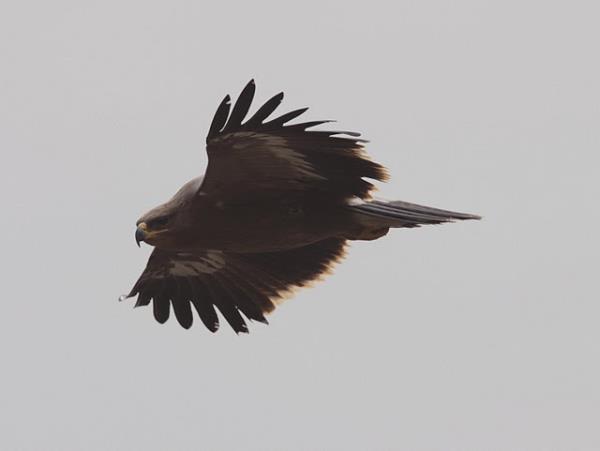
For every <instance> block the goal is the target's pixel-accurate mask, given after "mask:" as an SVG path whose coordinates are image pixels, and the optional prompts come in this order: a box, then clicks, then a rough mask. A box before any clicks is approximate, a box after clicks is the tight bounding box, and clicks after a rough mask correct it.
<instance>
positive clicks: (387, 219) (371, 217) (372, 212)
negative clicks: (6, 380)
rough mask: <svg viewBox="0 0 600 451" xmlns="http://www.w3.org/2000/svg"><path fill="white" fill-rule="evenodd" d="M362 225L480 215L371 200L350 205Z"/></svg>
mask: <svg viewBox="0 0 600 451" xmlns="http://www.w3.org/2000/svg"><path fill="white" fill-rule="evenodd" d="M350 208H351V209H352V211H353V212H355V213H357V214H358V215H357V218H358V219H359V221H360V222H361V223H362V224H364V225H370V226H375V227H376V226H380V227H393V228H396V227H419V226H420V225H423V224H442V223H444V222H454V221H463V220H465V219H481V217H480V216H477V215H472V214H468V213H458V212H455V211H448V210H440V209H439V208H432V207H425V206H423V205H417V204H411V203H408V202H402V201H400V200H396V201H383V200H372V201H367V202H364V203H361V204H358V205H353V206H351V207H350Z"/></svg>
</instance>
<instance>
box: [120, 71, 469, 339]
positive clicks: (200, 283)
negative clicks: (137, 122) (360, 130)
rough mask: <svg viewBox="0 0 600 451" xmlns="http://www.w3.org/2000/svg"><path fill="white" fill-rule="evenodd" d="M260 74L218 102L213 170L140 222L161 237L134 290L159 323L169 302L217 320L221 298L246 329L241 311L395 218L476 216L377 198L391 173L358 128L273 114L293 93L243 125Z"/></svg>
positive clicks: (142, 232)
mask: <svg viewBox="0 0 600 451" xmlns="http://www.w3.org/2000/svg"><path fill="white" fill-rule="evenodd" d="M254 89H255V87H254V82H253V81H251V82H250V83H249V84H248V85H247V86H246V88H244V90H243V91H242V93H241V94H240V97H239V98H238V100H237V102H236V104H235V105H234V107H233V110H232V112H231V114H229V96H227V97H226V98H225V99H224V101H223V102H222V103H221V105H220V106H219V109H218V110H217V113H216V114H215V118H214V119H213V123H212V125H211V128H210V131H209V134H208V137H207V151H208V155H209V164H208V168H207V172H206V174H205V176H204V178H202V177H199V178H196V179H194V180H191V181H190V182H188V183H186V184H185V185H184V186H183V187H182V188H181V189H180V190H179V192H177V193H176V194H175V196H173V198H172V199H171V200H169V201H168V202H166V203H165V204H162V205H160V206H158V207H156V208H154V209H153V210H151V211H149V212H148V213H146V214H145V215H144V216H142V218H140V220H139V221H138V222H137V226H138V229H137V231H136V240H138V242H139V241H146V242H148V243H149V244H151V245H154V246H155V250H154V251H153V253H152V255H151V257H150V260H149V261H148V265H147V267H146V270H145V271H144V273H143V274H142V275H141V277H140V279H139V280H138V281H137V283H136V284H135V286H134V287H133V289H132V290H131V292H130V294H129V295H128V296H134V295H136V294H137V295H138V301H137V303H136V306H138V305H147V304H149V303H150V302H151V301H152V302H153V308H154V316H155V318H156V319H157V320H158V321H159V322H164V321H166V320H167V319H168V317H169V311H170V305H172V306H173V310H174V312H175V316H176V318H177V320H178V321H179V323H180V324H181V325H182V326H184V327H186V328H187V327H190V326H191V324H192V321H193V315H192V311H191V305H194V307H195V309H196V311H197V312H198V314H199V316H200V319H201V320H202V321H203V323H204V324H205V325H206V326H207V327H208V328H209V329H210V330H211V331H215V330H216V329H217V328H218V325H219V322H218V316H217V314H216V311H215V309H214V307H215V306H216V307H217V309H218V310H219V311H220V312H221V313H222V315H223V316H224V317H225V319H226V320H227V321H228V322H229V324H230V325H231V326H232V327H233V329H234V330H235V331H236V332H246V331H247V327H246V323H245V321H244V319H243V317H242V316H241V314H240V312H241V313H243V314H244V315H245V316H246V317H247V318H249V319H253V320H258V321H263V322H266V320H265V319H264V314H265V313H268V312H270V311H271V310H273V308H274V306H275V303H276V302H277V301H278V300H281V299H282V298H284V297H285V296H287V295H288V294H289V292H290V291H292V290H293V289H294V288H297V287H300V286H303V285H305V284H307V283H309V282H311V281H312V280H314V279H316V278H319V277H320V276H321V275H323V274H324V273H326V272H328V270H329V269H330V267H331V265H333V264H334V263H335V262H337V261H338V260H339V259H341V258H342V256H343V255H344V247H345V244H346V242H347V241H348V240H372V239H377V238H379V237H381V236H383V235H385V234H386V233H387V232H388V230H389V228H391V227H394V228H407V227H408V228H410V227H418V226H419V225H421V224H439V223H443V222H451V221H453V220H462V219H478V217H477V216H474V215H468V214H463V213H456V212H450V211H445V210H439V209H434V208H430V207H424V206H419V205H415V204H409V203H406V202H401V201H395V202H385V201H376V200H372V198H371V196H370V192H371V190H372V189H373V185H372V184H371V183H369V182H368V181H366V180H365V179H366V178H371V179H375V180H385V179H386V177H387V175H386V172H385V170H384V168H383V167H382V166H380V165H378V164H377V163H373V162H372V161H370V160H369V159H368V158H367V157H366V155H365V153H364V151H363V147H362V141H361V140H359V139H357V138H356V136H358V135H357V134H355V133H350V132H324V131H309V130H308V129H309V128H311V127H313V126H315V125H320V124H322V123H324V122H326V121H316V122H308V123H301V124H295V125H286V123H287V122H288V121H290V120H291V119H293V118H294V117H296V116H298V115H300V114H301V113H303V112H304V111H305V109H302V110H296V111H293V112H291V113H288V114H285V115H283V116H281V117H279V118H276V119H274V120H271V121H269V122H265V119H266V118H267V116H269V115H270V114H271V113H272V112H273V110H275V108H276V107H277V106H278V105H279V103H280V102H281V99H282V98H283V94H278V95H277V96H275V97H273V98H272V99H270V100H269V101H268V102H267V103H265V105H263V106H262V107H261V108H260V109H259V110H258V111H257V112H256V113H255V114H254V116H252V117H251V118H250V119H249V120H247V121H246V122H244V123H242V121H243V120H244V117H245V116H246V114H247V112H248V109H249V107H250V103H251V101H252V98H253V96H254Z"/></svg>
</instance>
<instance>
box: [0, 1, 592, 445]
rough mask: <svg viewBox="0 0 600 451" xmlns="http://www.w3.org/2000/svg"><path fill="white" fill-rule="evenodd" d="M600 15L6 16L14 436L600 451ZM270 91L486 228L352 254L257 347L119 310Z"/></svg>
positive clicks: (269, 6)
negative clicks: (214, 161) (359, 142)
mask: <svg viewBox="0 0 600 451" xmlns="http://www.w3.org/2000/svg"><path fill="white" fill-rule="evenodd" d="M354 3H356V2H354ZM392 5H393V6H392ZM599 14H600V7H599V6H598V3H597V2H594V1H588V2H585V1H571V2H560V1H531V0H520V1H497V2H490V1H480V0H473V1H467V0H459V1H453V2H449V1H445V0H437V1H419V2H417V1H397V2H387V3H378V2H372V1H370V2H360V5H358V4H353V2H348V1H345V2H341V1H338V2H327V1H320V2H310V1H302V2H293V3H290V4H285V2H275V1H269V2H262V1H252V2H244V3H243V4H242V3H241V2H239V3H237V4H236V3H233V2H232V3H229V2H219V3H217V2H213V3H211V4H210V6H209V5H208V4H206V3H205V2H191V1H170V2H156V1H128V0H125V1H124V0H119V1H103V2H82V1H70V2H66V1H52V2H46V1H23V2H16V1H15V2H10V1H6V2H2V5H1V6H0V65H1V69H0V149H1V151H2V160H1V161H2V163H1V164H0V188H1V189H0V203H1V205H2V207H3V213H2V215H1V216H0V224H1V236H2V242H3V252H2V258H1V259H0V265H1V268H2V274H3V278H2V311H3V313H2V315H1V316H0V356H1V358H2V366H1V372H0V424H1V425H2V426H1V433H0V448H2V449H3V450H40V449H45V450H166V449H170V450H187V449H189V450H257V451H265V450H292V451H294V450H344V451H346V450H417V451H418V450H528V451H530V450H549V449H552V450H597V449H600V428H599V427H598V419H599V418H600V386H599V385H600V382H599V381H600V326H599V325H600V296H598V284H597V280H598V252H599V250H600V246H599V244H600V242H599V239H598V224H599V220H600V209H599V207H598V199H599V195H600V182H599V167H600V157H599V155H600V148H599V146H600V131H599V121H600V84H599V80H600V63H599V59H598V43H599V42H600V27H598V17H599ZM252 77H254V78H255V80H256V84H257V99H258V100H259V101H261V100H266V99H267V98H268V97H270V96H271V95H272V94H275V93H277V92H279V91H281V90H283V91H285V93H286V98H285V100H284V103H283V108H284V109H293V108H298V107H303V106H310V107H311V109H310V110H309V112H308V113H307V115H306V118H307V119H337V120H338V124H336V127H338V126H339V127H340V128H343V129H349V130H356V131H360V132H362V133H363V134H364V136H365V137H366V138H367V139H369V140H370V143H369V144H368V151H369V152H370V154H371V155H372V156H373V157H374V159H375V160H376V161H379V162H381V163H383V164H385V165H386V166H387V167H388V168H389V170H390V172H391V174H392V179H391V181H390V182H389V183H388V184H386V185H385V186H384V187H382V188H381V190H380V193H379V195H380V196H382V197H386V198H393V199H402V200H406V201H412V202H418V203H424V204H428V205H432V206H438V207H442V208H447V209H455V210H459V211H467V212H472V213H478V214H482V215H483V216H484V217H485V219H484V221H482V222H480V223H475V222H468V223H461V224H450V225H444V226H437V227H425V228H421V229H417V230H395V231H393V232H392V233H390V234H389V235H388V236H387V237H385V238H384V239H381V240H379V241H377V242H369V243H356V244H353V245H352V247H351V250H350V252H349V256H348V258H347V260H346V261H345V262H344V263H343V264H342V265H340V266H338V267H337V270H336V272H335V274H334V275H333V276H332V277H329V278H328V279H327V281H326V282H324V283H320V284H319V285H317V286H316V287H314V288H312V289H310V290H305V291H302V292H299V293H298V295H297V296H296V297H295V298H294V299H292V300H290V301H288V302H287V303H285V304H284V305H282V306H281V307H280V308H279V309H277V311H276V312H275V313H274V314H273V315H272V316H271V317H270V322H271V325H269V326H268V327H267V326H264V325H262V324H252V325H251V333H250V334H249V335H242V336H236V335H235V334H234V333H233V331H231V330H230V329H229V328H228V327H222V328H221V329H222V330H221V331H219V333H217V334H215V335H213V334H211V333H210V332H208V331H207V330H205V329H204V328H202V327H193V328H192V329H191V330H188V331H186V330H183V329H181V328H180V327H179V326H178V325H177V324H176V322H175V321H173V320H170V321H169V322H168V323H167V324H166V325H162V326H161V325H159V324H157V323H156V322H155V321H154V320H153V318H152V312H151V309H149V308H143V309H142V308H140V309H136V310H133V309H132V306H133V302H132V301H129V302H125V303H119V302H117V298H118V296H119V295H120V294H123V293H126V292H127V291H129V289H130V288H131V286H132V284H133V283H134V282H135V279H136V278H137V277H138V275H139V273H140V272H141V271H142V269H143V267H144V265H145V263H146V259H147V257H148V255H149V253H150V248H149V247H148V246H143V247H142V249H141V250H140V249H138V248H137V247H136V245H135V241H134V237H133V232H134V224H135V220H136V219H137V218H138V217H139V216H140V215H141V214H142V213H144V212H145V211H146V210H148V209H149V208H151V207H153V206H154V205H156V204H158V203H161V202H163V201H164V200H166V199H167V198H168V197H170V196H171V195H172V194H173V193H174V192H175V191H176V190H177V189H178V188H179V186H180V185H182V184H183V183H184V182H185V181H187V180H189V179H191V178H193V177H195V176H197V175H199V174H200V173H202V172H203V171H204V168H205V165H206V155H205V153H204V138H205V134H206V132H207V129H208V126H209V124H210V120H211V118H212V115H213V113H214V111H215V109H216V107H217V105H218V103H219V102H220V100H221V99H222V98H223V96H224V95H225V94H227V93H230V94H232V95H237V94H238V93H239V91H240V90H241V89H242V87H243V86H244V85H245V83H246V82H247V81H248V80H249V79H250V78H252Z"/></svg>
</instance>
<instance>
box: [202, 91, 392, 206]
mask: <svg viewBox="0 0 600 451" xmlns="http://www.w3.org/2000/svg"><path fill="white" fill-rule="evenodd" d="M254 91H255V85H254V81H253V80H251V81H250V83H248V84H247V85H246V87H245V88H244V89H243V91H242V92H241V94H240V96H239V98H238V99H237V101H236V102H235V105H234V106H233V109H232V110H231V113H230V98H229V96H226V97H225V99H223V101H222V102H221V104H220V105H219V108H218V109H217V112H216V114H215V116H214V119H213V121H212V124H211V126H210V130H209V133H208V136H207V138H206V143H207V153H208V168H207V170H206V176H205V178H204V182H203V184H202V186H201V188H200V191H201V192H204V193H207V194H211V195H213V194H214V195H216V196H219V197H220V198H240V197H244V196H246V195H248V196H252V197H253V198H256V197H257V196H273V195H277V196H280V195H282V194H285V193H290V192H296V193H297V192H306V191H312V192H316V193H318V194H319V195H322V196H327V197H328V198H330V199H341V200H344V199H349V198H352V197H359V198H361V199H362V198H366V197H368V196H369V192H370V191H371V190H372V189H373V185H372V184H371V183H369V182H368V181H366V180H364V178H370V179H375V180H385V179H386V177H387V176H386V172H385V169H384V168H383V167H382V166H381V165H379V164H377V163H374V162H372V161H371V160H369V158H368V157H367V156H366V154H365V152H364V150H363V147H362V143H363V142H364V141H362V140H360V139H358V136H360V135H359V134H358V133H352V132H339V131H337V132H336V131H310V130H308V129H309V128H311V127H314V126H317V125H321V124H324V123H326V122H330V121H313V122H303V123H299V124H293V125H286V124H287V123H288V122H289V121H291V120H292V119H295V118H296V117H298V116H300V115H301V114H302V113H304V112H305V111H306V110H307V108H302V109H299V110H294V111H291V112H289V113H287V114H284V115H282V116H279V117H277V118H276V119H272V120H270V121H266V119H267V117H268V116H270V115H271V113H273V111H275V109H276V108H277V106H278V105H279V104H280V103H281V100H282V99H283V93H279V94H277V95H276V96H274V97H272V98H271V99H270V100H268V101H267V102H266V103H265V104H264V105H263V106H262V107H260V108H259V109H258V111H256V113H255V114H254V115H253V116H252V117H251V118H250V119H248V120H247V121H246V122H243V120H244V118H245V117H246V115H247V113H248V110H249V109H250V105H251V103H252V99H253V98H254Z"/></svg>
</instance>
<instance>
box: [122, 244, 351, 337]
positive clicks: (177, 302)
mask: <svg viewBox="0 0 600 451" xmlns="http://www.w3.org/2000/svg"><path fill="white" fill-rule="evenodd" d="M344 246H345V240H343V239H337V238H336V239H333V238H332V239H327V240H323V241H320V242H317V243H314V244H311V245H309V246H304V247H301V248H298V249H292V250H288V251H282V252H269V253H264V254H230V253H215V251H202V252H196V253H194V254H193V255H192V254H189V253H186V254H182V253H177V252H171V251H165V250H161V249H154V251H153V252H152V255H151V256H150V258H149V260H148V264H147V266H146V269H145V270H144V272H143V273H142V275H141V276H140V278H139V279H138V281H137V282H136V283H135V285H134V288H133V289H132V290H131V292H130V293H129V295H128V297H132V296H135V295H138V301H137V303H136V305H138V304H139V305H147V303H149V299H151V298H152V303H153V313H154V317H155V319H156V321H158V322H159V323H164V322H166V321H167V320H168V319H169V311H170V305H171V304H172V305H173V311H174V315H175V318H176V320H177V321H178V322H179V324H181V326H183V327H184V328H186V329H187V328H189V327H191V326H192V323H193V314H192V309H191V305H190V304H192V305H193V306H194V308H195V310H196V311H197V312H198V316H199V317H200V319H201V321H202V323H203V324H204V325H205V326H206V327H207V328H208V329H209V330H210V331H212V332H215V331H216V330H217V329H218V328H219V318H218V316H217V313H216V311H215V307H216V308H217V309H218V310H219V311H220V312H221V314H222V315H223V317H224V318H225V320H226V321H227V323H229V325H230V326H231V328H232V329H233V330H234V331H235V332H236V333H240V332H244V333H245V332H248V326H247V324H246V321H245V320H244V318H243V317H242V314H243V315H244V316H245V317H246V318H248V319H249V320H251V321H260V322H264V323H267V320H266V319H265V316H264V315H265V314H267V313H269V312H271V311H272V310H273V309H274V308H275V304H276V303H277V302H278V301H280V300H282V299H284V298H285V297H286V296H289V294H290V293H291V292H292V291H293V290H294V289H295V288H298V287H302V286H304V285H305V284H306V283H308V282H310V281H313V280H317V279H318V278H320V277H321V276H323V275H325V274H327V273H328V272H329V270H330V269H331V266H332V265H333V264H334V263H336V262H337V261H339V260H340V259H341V258H342V257H343V253H344ZM208 263H210V265H209V264H208ZM190 268H193V269H194V270H193V271H191V270H190Z"/></svg>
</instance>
